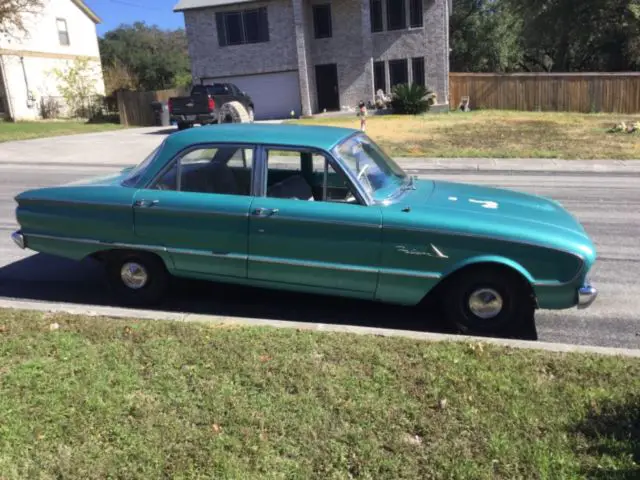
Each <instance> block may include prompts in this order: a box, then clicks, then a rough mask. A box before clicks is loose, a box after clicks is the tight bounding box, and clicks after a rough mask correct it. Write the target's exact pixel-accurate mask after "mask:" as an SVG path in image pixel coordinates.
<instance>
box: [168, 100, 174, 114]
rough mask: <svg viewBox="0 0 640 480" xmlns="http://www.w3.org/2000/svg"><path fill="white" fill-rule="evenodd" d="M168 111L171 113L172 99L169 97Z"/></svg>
mask: <svg viewBox="0 0 640 480" xmlns="http://www.w3.org/2000/svg"><path fill="white" fill-rule="evenodd" d="M168 103H169V113H171V112H172V111H173V101H172V100H171V99H169V102H168Z"/></svg>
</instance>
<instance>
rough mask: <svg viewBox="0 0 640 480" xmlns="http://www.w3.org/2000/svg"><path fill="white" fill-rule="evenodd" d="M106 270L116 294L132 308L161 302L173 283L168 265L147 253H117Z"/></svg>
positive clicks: (110, 259)
mask: <svg viewBox="0 0 640 480" xmlns="http://www.w3.org/2000/svg"><path fill="white" fill-rule="evenodd" d="M106 270H107V280H108V283H109V285H110V287H111V289H112V291H113V293H114V294H115V295H116V297H117V299H118V300H119V301H120V302H121V303H123V304H125V305H129V306H151V305H154V304H157V303H159V302H160V300H161V299H162V297H163V296H164V294H165V293H166V291H167V287H168V284H169V272H167V269H166V268H165V265H164V262H163V261H162V260H161V259H160V258H159V257H157V256H155V255H153V254H149V253H145V252H113V253H111V254H110V255H109V257H108V258H107V265H106Z"/></svg>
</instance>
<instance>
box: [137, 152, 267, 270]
mask: <svg viewBox="0 0 640 480" xmlns="http://www.w3.org/2000/svg"><path fill="white" fill-rule="evenodd" d="M253 152H254V150H253V148H252V147H251V146H243V145H238V146H230V145H224V146H216V145H200V146H198V147H195V148H192V149H190V150H188V151H186V152H185V153H183V154H182V155H180V156H179V158H176V159H174V161H173V162H171V163H170V164H169V165H168V168H167V169H165V170H164V171H163V172H161V174H160V175H159V176H158V178H157V179H156V180H154V181H153V182H151V184H150V186H149V187H148V188H145V189H140V190H138V191H137V192H136V195H135V199H134V228H135V234H136V236H138V237H139V238H140V239H141V240H142V241H143V242H144V243H146V244H149V245H153V246H159V247H162V248H166V249H167V250H168V252H169V254H170V256H171V258H172V260H173V263H174V267H175V270H176V272H177V273H180V272H183V273H185V274H192V275H195V276H221V277H240V278H246V276H247V255H248V239H247V229H248V219H247V215H248V212H249V207H250V206H251V201H252V198H253V197H252V196H251V192H252V186H251V184H252V183H253V180H252V171H253Z"/></svg>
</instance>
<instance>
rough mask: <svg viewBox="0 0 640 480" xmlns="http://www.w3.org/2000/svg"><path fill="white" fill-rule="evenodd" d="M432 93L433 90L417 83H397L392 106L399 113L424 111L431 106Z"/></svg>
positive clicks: (407, 113)
mask: <svg viewBox="0 0 640 480" xmlns="http://www.w3.org/2000/svg"><path fill="white" fill-rule="evenodd" d="M432 94H433V92H432V91H431V90H429V89H428V88H426V87H425V86H423V85H420V84H417V83H412V84H401V85H396V86H395V87H393V90H392V95H393V96H392V99H391V107H392V108H393V110H394V112H395V113H399V114H405V115H417V114H419V113H424V112H426V111H427V110H429V107H430V106H431V103H432V102H431V101H430V99H429V97H430V96H431V95H432Z"/></svg>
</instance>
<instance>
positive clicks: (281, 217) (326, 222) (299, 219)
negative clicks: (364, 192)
mask: <svg viewBox="0 0 640 480" xmlns="http://www.w3.org/2000/svg"><path fill="white" fill-rule="evenodd" d="M262 218H268V219H269V220H288V221H290V222H302V223H320V224H322V225H339V226H345V227H362V228H377V229H381V228H382V224H378V225H374V224H371V223H356V222H342V221H340V220H323V219H318V218H302V217H292V216H290V215H280V214H278V215H273V216H270V217H262Z"/></svg>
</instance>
